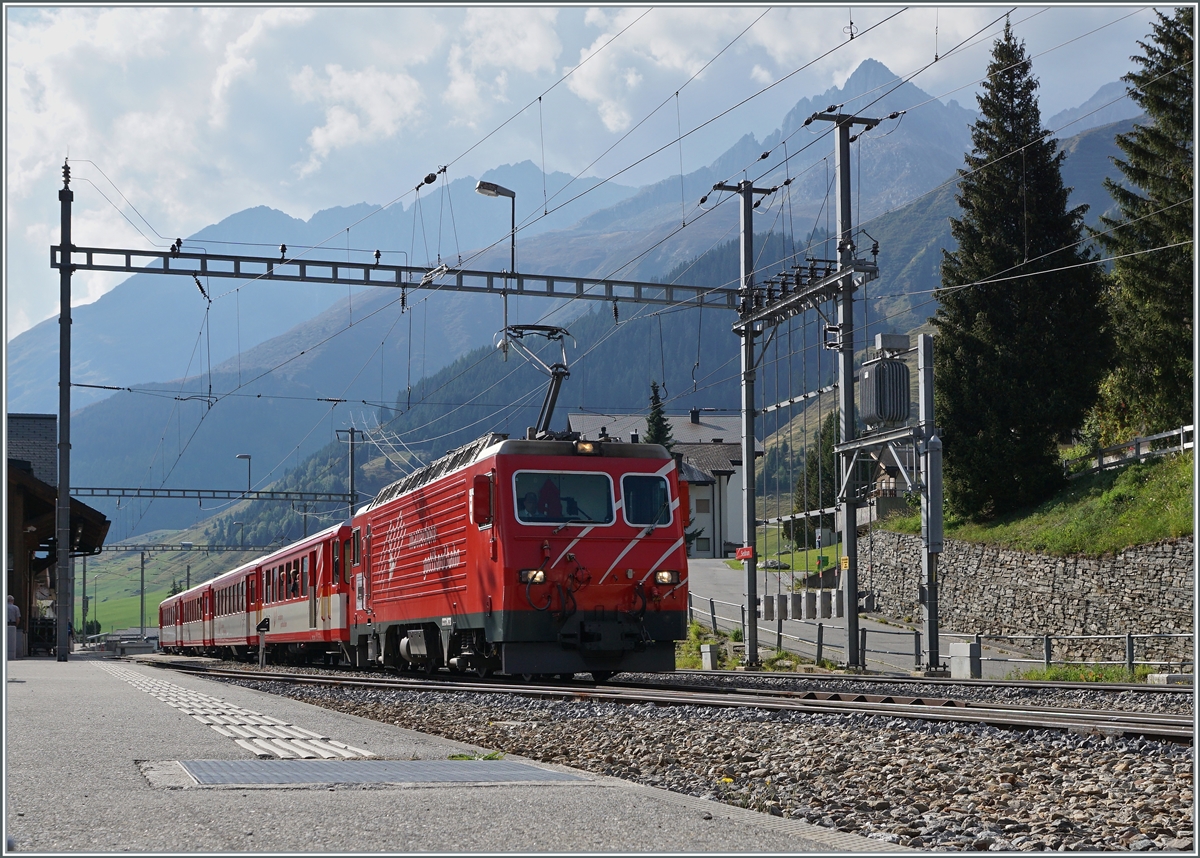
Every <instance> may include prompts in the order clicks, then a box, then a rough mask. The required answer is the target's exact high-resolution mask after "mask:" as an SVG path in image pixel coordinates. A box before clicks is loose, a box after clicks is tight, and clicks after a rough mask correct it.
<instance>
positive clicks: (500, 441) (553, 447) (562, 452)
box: [362, 432, 671, 512]
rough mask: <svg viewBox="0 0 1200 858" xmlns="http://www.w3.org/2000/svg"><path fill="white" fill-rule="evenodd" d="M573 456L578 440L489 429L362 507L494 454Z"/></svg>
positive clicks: (612, 448) (620, 453) (614, 451)
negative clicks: (513, 434) (520, 435)
mask: <svg viewBox="0 0 1200 858" xmlns="http://www.w3.org/2000/svg"><path fill="white" fill-rule="evenodd" d="M594 443H596V444H597V445H598V449H599V451H600V455H601V456H602V457H605V458H620V459H670V458H671V454H670V453H669V452H667V449H666V448H665V447H663V446H662V445H661V444H622V443H619V442H612V441H605V442H599V441H598V442H594ZM500 455H509V456H573V455H576V451H575V442H574V441H554V440H544V439H538V440H526V439H523V438H509V437H508V436H507V435H503V434H499V433H495V432H493V433H489V434H487V435H483V436H481V437H479V438H476V439H475V440H474V441H472V442H471V443H470V444H464V445H463V446H461V447H459V448H458V449H457V450H451V451H450V452H449V453H447V454H446V455H444V456H442V457H441V458H440V459H437V460H435V461H433V462H431V463H430V464H428V465H426V466H425V467H423V468H418V469H417V470H415V471H413V472H412V473H411V474H409V475H408V476H406V477H401V478H400V479H398V480H396V481H395V482H394V483H391V484H390V485H387V486H384V488H382V489H381V490H380V491H379V494H377V495H376V496H375V499H374V500H373V501H371V503H370V504H368V505H367V506H366V507H365V508H364V509H363V510H362V511H363V512H369V511H370V510H373V509H376V508H378V507H380V506H383V505H384V504H385V503H387V502H388V501H391V500H395V499H396V498H398V497H400V496H402V495H406V494H408V493H409V492H411V491H415V490H416V489H419V488H421V487H422V486H426V485H429V484H430V483H432V482H433V481H434V480H438V479H441V478H442V477H444V476H447V475H448V474H452V473H454V472H455V471H459V470H462V469H463V468H465V467H467V466H469V465H472V464H474V463H475V462H480V461H483V460H484V459H488V458H491V457H492V456H500Z"/></svg>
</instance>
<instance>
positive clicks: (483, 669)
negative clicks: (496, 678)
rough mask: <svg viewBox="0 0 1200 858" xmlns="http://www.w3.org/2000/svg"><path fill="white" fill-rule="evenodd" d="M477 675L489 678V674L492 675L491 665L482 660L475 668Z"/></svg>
mask: <svg viewBox="0 0 1200 858" xmlns="http://www.w3.org/2000/svg"><path fill="white" fill-rule="evenodd" d="M475 675H476V676H478V677H479V678H480V679H487V678H488V677H489V676H491V675H492V668H491V665H489V664H486V663H484V662H480V663H479V665H477V666H476V668H475Z"/></svg>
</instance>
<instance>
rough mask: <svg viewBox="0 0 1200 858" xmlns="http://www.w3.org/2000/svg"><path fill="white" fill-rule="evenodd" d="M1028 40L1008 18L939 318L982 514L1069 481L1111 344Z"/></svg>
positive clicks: (939, 401) (942, 356)
mask: <svg viewBox="0 0 1200 858" xmlns="http://www.w3.org/2000/svg"><path fill="white" fill-rule="evenodd" d="M1037 87H1038V82H1037V80H1036V79H1035V78H1034V77H1033V74H1032V68H1031V64H1030V61H1029V59H1028V58H1027V55H1026V53H1025V46H1024V43H1022V42H1019V41H1018V40H1017V39H1016V38H1015V36H1014V35H1013V33H1012V28H1011V26H1010V25H1008V24H1005V28H1004V35H1003V36H1002V37H1001V38H999V39H998V40H997V41H996V43H995V44H994V45H993V49H992V59H991V63H990V64H989V66H988V76H987V79H986V80H985V81H984V83H983V85H982V89H983V92H982V94H981V95H979V96H978V103H979V111H980V117H979V119H978V120H977V121H976V123H975V125H974V127H973V128H972V132H971V139H972V151H971V152H970V153H968V154H967V156H966V168H965V169H961V170H959V189H958V194H957V195H956V199H957V201H958V204H959V206H960V207H961V210H962V217H961V218H959V219H954V218H951V222H950V223H951V233H952V235H953V236H954V238H955V240H956V241H957V243H958V248H957V249H956V250H955V251H953V252H950V251H943V262H942V288H941V289H940V290H938V292H937V293H936V297H937V298H938V300H939V302H940V306H939V309H938V311H937V314H936V316H935V317H934V319H933V324H934V326H935V327H936V329H937V331H938V336H937V339H936V341H935V368H936V370H935V371H936V375H935V378H936V381H935V385H934V387H935V410H936V418H937V423H938V426H939V427H941V429H942V430H943V433H944V437H943V441H944V444H945V454H944V456H945V457H944V477H945V487H946V497H947V501H948V502H949V504H950V506H951V508H952V509H953V510H954V511H955V512H957V513H958V514H960V515H963V516H965V517H968V518H972V519H981V518H988V517H991V516H994V515H997V514H1000V513H1004V512H1008V511H1011V510H1014V509H1017V508H1020V507H1024V506H1027V505H1030V504H1033V503H1037V502H1039V501H1041V500H1043V499H1044V498H1046V497H1047V496H1049V495H1050V494H1052V493H1053V491H1054V490H1055V489H1056V488H1057V487H1058V486H1059V485H1060V482H1061V480H1062V475H1061V470H1060V468H1059V466H1058V461H1057V450H1056V441H1057V440H1058V438H1059V437H1060V436H1062V435H1064V434H1066V433H1070V432H1071V431H1073V430H1076V429H1078V428H1079V426H1080V423H1081V420H1082V417H1083V416H1084V413H1085V412H1086V409H1087V408H1088V407H1089V406H1090V405H1091V404H1092V402H1093V401H1094V399H1095V393H1096V386H1097V382H1098V380H1099V377H1100V375H1101V373H1103V371H1104V369H1105V360H1106V356H1107V354H1108V349H1107V347H1106V343H1105V339H1104V332H1103V331H1104V329H1103V324H1104V318H1105V316H1104V312H1103V309H1102V308H1101V306H1100V276H1099V272H1098V270H1097V268H1096V266H1095V265H1090V264H1088V263H1089V261H1091V259H1092V255H1091V253H1090V252H1089V251H1088V250H1086V249H1085V248H1083V247H1082V246H1081V245H1080V240H1081V236H1082V223H1083V215H1084V212H1085V211H1086V207H1085V206H1080V207H1078V208H1074V209H1069V208H1068V207H1067V199H1068V193H1069V191H1070V189H1069V188H1065V187H1063V184H1062V175H1061V169H1060V168H1061V165H1062V161H1063V158H1064V157H1065V156H1064V153H1062V152H1060V151H1057V149H1058V145H1057V144H1058V141H1056V140H1054V139H1051V138H1050V137H1049V135H1048V133H1047V132H1046V131H1045V130H1044V129H1043V128H1042V122H1041V112H1040V110H1039V108H1038V102H1037V97H1036V90H1037Z"/></svg>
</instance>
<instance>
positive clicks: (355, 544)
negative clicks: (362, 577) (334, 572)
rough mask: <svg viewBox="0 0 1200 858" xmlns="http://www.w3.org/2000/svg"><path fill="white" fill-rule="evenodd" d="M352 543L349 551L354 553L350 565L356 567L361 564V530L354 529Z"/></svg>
mask: <svg viewBox="0 0 1200 858" xmlns="http://www.w3.org/2000/svg"><path fill="white" fill-rule="evenodd" d="M352 537H353V541H352V542H351V550H352V551H353V552H354V553H353V554H352V555H351V557H350V563H351V564H352V565H354V566H358V565H360V564H361V563H362V530H361V529H359V528H357V527H356V528H354V533H353V534H352Z"/></svg>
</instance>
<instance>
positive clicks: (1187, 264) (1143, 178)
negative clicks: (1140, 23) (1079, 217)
mask: <svg viewBox="0 0 1200 858" xmlns="http://www.w3.org/2000/svg"><path fill="white" fill-rule="evenodd" d="M1194 13H1195V10H1194V9H1193V8H1192V7H1190V6H1188V7H1181V8H1179V9H1176V10H1175V14H1174V15H1173V16H1172V17H1170V18H1168V17H1167V16H1165V15H1163V14H1162V13H1161V12H1158V13H1157V15H1158V21H1157V22H1156V23H1155V24H1154V32H1153V34H1152V36H1151V40H1150V41H1149V42H1148V43H1147V42H1138V44H1139V45H1140V46H1141V48H1142V50H1143V51H1145V54H1144V55H1143V56H1134V57H1132V59H1133V61H1134V62H1135V63H1137V64H1138V65H1139V66H1140V67H1141V68H1140V70H1139V71H1134V72H1131V73H1129V74H1127V75H1126V76H1125V77H1124V78H1123V80H1124V81H1125V82H1126V83H1128V84H1130V88H1129V97H1130V98H1131V99H1132V100H1133V101H1134V102H1136V103H1137V105H1138V106H1139V107H1141V108H1142V109H1143V110H1144V111H1145V112H1146V115H1147V116H1148V117H1149V119H1150V121H1149V122H1148V123H1146V124H1135V125H1134V127H1133V130H1132V131H1131V132H1129V133H1128V134H1121V135H1118V137H1117V145H1118V146H1119V147H1120V149H1121V151H1122V152H1123V153H1124V155H1125V160H1121V159H1118V158H1114V159H1113V163H1114V164H1116V166H1117V168H1118V169H1119V170H1120V171H1121V173H1122V175H1123V176H1124V178H1125V182H1124V183H1121V184H1119V183H1117V182H1114V181H1112V180H1111V179H1108V180H1105V183H1104V186H1105V188H1106V189H1107V190H1108V192H1109V194H1110V195H1111V196H1112V198H1113V200H1114V201H1115V202H1116V204H1117V209H1118V210H1119V212H1120V216H1119V217H1117V218H1105V217H1102V218H1100V222H1101V224H1102V225H1103V231H1100V232H1098V233H1097V234H1096V238H1097V240H1098V241H1099V242H1100V244H1101V245H1102V246H1103V247H1104V249H1105V250H1106V251H1108V253H1109V254H1111V255H1112V256H1114V257H1116V259H1115V260H1114V262H1113V268H1112V272H1111V274H1110V276H1109V280H1108V287H1109V288H1108V305H1109V309H1110V313H1111V315H1112V327H1113V330H1114V332H1115V337H1114V341H1115V351H1116V367H1115V368H1114V370H1113V372H1112V373H1111V374H1110V375H1109V376H1108V377H1107V378H1106V379H1105V381H1104V383H1103V385H1102V387H1101V398H1100V402H1099V403H1098V404H1097V406H1096V409H1095V411H1094V412H1093V414H1094V417H1093V424H1094V425H1095V427H1096V435H1097V436H1098V437H1097V438H1096V440H1097V441H1098V442H1099V443H1100V444H1113V443H1118V442H1121V441H1125V440H1127V439H1128V438H1130V437H1131V436H1133V435H1134V434H1137V433H1143V434H1150V433H1155V432H1161V431H1165V430H1167V429H1173V428H1176V427H1179V426H1182V425H1184V424H1185V423H1189V422H1191V414H1192V374H1193V371H1194V370H1193V366H1192V337H1193V330H1194V329H1193V320H1192V290H1193V282H1192V259H1193V250H1192V235H1193V218H1192V204H1193V199H1194V193H1195V176H1194V174H1193V152H1194V147H1195V142H1194V138H1193V126H1192V122H1193V120H1194V109H1195V103H1194V93H1193V88H1194V85H1195V73H1194V71H1193V68H1192V57H1193V47H1192V37H1193V31H1194V27H1195V14H1194Z"/></svg>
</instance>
